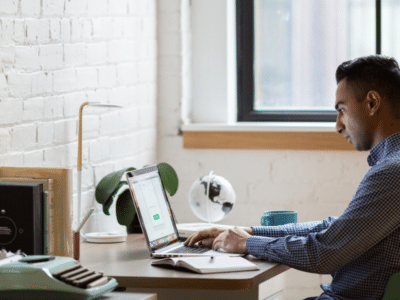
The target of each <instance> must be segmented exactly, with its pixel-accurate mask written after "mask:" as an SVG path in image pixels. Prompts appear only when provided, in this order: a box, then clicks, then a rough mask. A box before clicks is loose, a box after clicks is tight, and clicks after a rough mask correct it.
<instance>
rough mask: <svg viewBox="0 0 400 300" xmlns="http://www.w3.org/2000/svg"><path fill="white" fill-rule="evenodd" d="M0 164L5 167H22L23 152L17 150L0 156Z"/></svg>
mask: <svg viewBox="0 0 400 300" xmlns="http://www.w3.org/2000/svg"><path fill="white" fill-rule="evenodd" d="M0 162H1V165H2V166H5V167H22V166H23V165H24V154H23V153H22V152H17V153H13V154H8V155H4V156H1V161H0Z"/></svg>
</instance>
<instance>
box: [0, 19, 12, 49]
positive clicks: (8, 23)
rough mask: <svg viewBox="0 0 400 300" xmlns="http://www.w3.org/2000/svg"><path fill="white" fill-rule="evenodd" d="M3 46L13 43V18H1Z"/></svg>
mask: <svg viewBox="0 0 400 300" xmlns="http://www.w3.org/2000/svg"><path fill="white" fill-rule="evenodd" d="M0 22H1V23H0V24H1V44H3V45H8V44H11V43H12V42H13V33H14V20H13V19H12V18H1V19H0Z"/></svg>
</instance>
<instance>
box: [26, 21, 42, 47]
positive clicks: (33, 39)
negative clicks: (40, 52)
mask: <svg viewBox="0 0 400 300" xmlns="http://www.w3.org/2000/svg"><path fill="white" fill-rule="evenodd" d="M25 26H26V34H27V41H28V43H30V44H36V43H37V39H38V36H39V20H38V19H26V20H25Z"/></svg>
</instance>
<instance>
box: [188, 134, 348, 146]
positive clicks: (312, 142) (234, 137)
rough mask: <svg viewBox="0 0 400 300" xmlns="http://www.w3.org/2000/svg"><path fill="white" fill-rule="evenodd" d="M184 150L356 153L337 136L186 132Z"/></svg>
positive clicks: (345, 141) (341, 137)
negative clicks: (277, 150)
mask: <svg viewBox="0 0 400 300" xmlns="http://www.w3.org/2000/svg"><path fill="white" fill-rule="evenodd" d="M183 147H184V148H185V149H248V150H259V149H280V150H354V147H353V145H351V144H350V143H348V142H347V140H345V139H344V138H343V136H342V135H340V134H337V133H336V132H271V131H183Z"/></svg>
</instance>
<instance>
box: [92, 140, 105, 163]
mask: <svg viewBox="0 0 400 300" xmlns="http://www.w3.org/2000/svg"><path fill="white" fill-rule="evenodd" d="M89 158H90V161H91V162H95V163H96V162H101V161H105V160H107V159H110V138H109V137H103V138H99V139H97V140H95V141H91V142H90V147H89Z"/></svg>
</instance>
